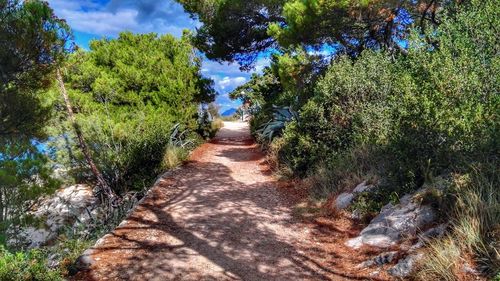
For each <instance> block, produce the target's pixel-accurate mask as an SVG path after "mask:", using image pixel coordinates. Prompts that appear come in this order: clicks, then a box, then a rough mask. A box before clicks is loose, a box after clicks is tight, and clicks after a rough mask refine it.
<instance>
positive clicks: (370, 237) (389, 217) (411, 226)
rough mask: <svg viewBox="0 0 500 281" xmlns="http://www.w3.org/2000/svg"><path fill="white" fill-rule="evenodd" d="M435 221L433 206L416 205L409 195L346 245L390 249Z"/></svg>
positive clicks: (389, 208)
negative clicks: (364, 245)
mask: <svg viewBox="0 0 500 281" xmlns="http://www.w3.org/2000/svg"><path fill="white" fill-rule="evenodd" d="M435 219H436V212H435V211H434V210H433V209H432V207H431V206H427V205H422V206H421V205H419V204H417V203H414V202H412V201H411V196H409V195H407V196H404V197H403V198H402V199H401V200H400V203H399V204H398V205H396V206H393V205H392V204H387V205H386V206H384V207H383V208H382V210H381V212H380V214H379V215H378V216H376V217H375V218H374V219H373V220H372V221H371V222H370V224H369V225H368V226H367V227H366V228H364V229H363V230H362V231H361V233H360V235H359V236H358V237H356V238H353V239H351V240H349V241H347V242H346V245H347V246H350V247H352V248H359V247H361V245H363V244H367V245H371V246H376V247H381V248H385V247H389V246H391V245H394V244H396V243H397V242H399V241H400V240H401V238H402V237H403V236H408V235H415V234H416V233H417V231H418V230H419V229H422V228H423V227H424V226H425V225H428V224H429V223H431V222H433V221H434V220H435Z"/></svg>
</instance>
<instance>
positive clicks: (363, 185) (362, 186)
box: [352, 181, 374, 193]
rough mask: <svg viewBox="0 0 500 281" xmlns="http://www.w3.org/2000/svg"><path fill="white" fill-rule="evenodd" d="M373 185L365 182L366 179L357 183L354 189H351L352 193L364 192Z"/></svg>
mask: <svg viewBox="0 0 500 281" xmlns="http://www.w3.org/2000/svg"><path fill="white" fill-rule="evenodd" d="M373 187H374V186H373V185H371V184H368V185H367V184H366V181H364V182H362V183H360V184H358V185H357V186H356V187H355V188H354V190H353V191H352V192H353V193H361V192H365V191H370V190H371V189H372V188H373Z"/></svg>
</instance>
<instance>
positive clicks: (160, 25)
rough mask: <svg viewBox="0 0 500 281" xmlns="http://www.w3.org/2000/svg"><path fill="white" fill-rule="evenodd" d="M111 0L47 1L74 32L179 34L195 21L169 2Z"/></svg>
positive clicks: (190, 27) (194, 25)
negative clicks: (107, 1)
mask: <svg viewBox="0 0 500 281" xmlns="http://www.w3.org/2000/svg"><path fill="white" fill-rule="evenodd" d="M155 3H160V4H153V3H151V1H144V0H142V1H132V2H128V1H112V2H110V3H108V4H107V5H104V4H98V3H97V2H94V1H90V0H77V1H67V0H49V4H50V5H51V7H52V8H53V9H54V11H55V12H56V14H57V15H58V16H59V17H61V18H64V19H66V20H67V22H68V23H69V25H70V26H71V27H72V28H73V29H74V30H76V31H80V32H85V33H90V34H95V35H99V36H107V37H109V36H111V37H115V36H117V35H118V33H120V32H121V31H125V30H128V31H132V32H136V33H149V32H156V33H159V34H163V33H170V34H173V35H175V36H181V35H182V30H183V29H194V28H195V27H196V26H197V25H198V24H199V23H197V22H195V21H193V20H192V19H191V18H190V17H189V15H187V14H186V13H184V11H183V9H182V7H181V6H180V5H179V4H177V3H174V2H172V1H157V2H155Z"/></svg>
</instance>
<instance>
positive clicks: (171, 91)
mask: <svg viewBox="0 0 500 281" xmlns="http://www.w3.org/2000/svg"><path fill="white" fill-rule="evenodd" d="M90 45H91V46H90V51H88V52H84V51H79V52H76V53H74V54H72V55H71V57H70V60H69V63H68V67H67V69H66V73H65V81H66V83H67V85H68V91H69V94H70V97H71V99H72V101H73V105H74V111H75V113H76V118H77V122H78V124H79V125H80V127H81V129H82V131H83V136H84V137H85V138H86V142H87V143H88V145H89V148H90V150H91V151H92V157H93V158H94V161H95V162H96V164H97V165H98V166H99V168H100V170H101V171H102V173H103V175H104V177H105V178H106V180H107V181H108V182H109V184H110V185H111V186H112V187H113V188H114V189H115V190H116V191H117V192H123V191H126V190H127V189H136V190H137V189H141V188H142V187H143V186H144V185H146V186H147V185H149V184H150V182H151V181H152V180H153V179H154V178H155V177H156V175H157V174H158V173H159V172H161V170H162V168H163V167H162V165H163V160H164V155H163V154H162V153H161V152H163V151H166V150H167V147H168V146H169V145H170V144H169V136H170V133H171V129H172V127H173V126H174V124H180V129H181V131H184V130H186V131H188V133H186V134H185V135H184V136H183V138H184V139H197V138H198V137H197V136H196V135H195V134H194V132H196V131H198V132H199V133H200V134H202V135H203V136H205V134H209V135H211V134H214V132H213V128H212V127H211V124H209V125H208V128H202V130H201V131H199V130H198V129H199V128H198V124H197V107H198V105H199V104H200V103H208V102H210V101H212V100H213V98H214V91H213V89H212V81H209V80H207V79H205V78H203V77H201V74H200V73H201V71H200V68H201V65H200V58H199V57H198V56H197V55H196V54H195V52H194V50H193V47H192V46H191V44H190V43H189V40H188V38H187V37H183V38H181V39H176V38H174V37H173V36H171V35H164V36H160V37H159V36H157V35H156V34H142V35H134V34H132V33H128V32H126V33H122V34H120V36H119V37H118V38H117V39H112V40H107V39H105V40H99V41H92V42H91V44H90ZM55 94H56V96H57V95H58V93H55ZM58 102H59V103H60V101H59V100H58ZM56 105H57V103H56ZM56 108H59V107H57V106H56ZM61 108H64V107H61ZM65 116H66V113H65V112H60V114H59V119H55V120H54V126H53V127H54V128H56V130H54V132H53V133H52V134H53V135H55V136H60V137H58V138H56V139H64V138H68V137H69V138H68V139H69V141H68V142H69V143H64V142H61V140H59V141H55V142H54V144H55V145H56V147H57V149H56V150H57V152H58V154H59V155H58V159H57V162H59V163H62V164H63V165H65V166H68V167H71V168H72V170H73V171H75V172H76V177H77V178H79V179H80V180H88V179H89V178H90V175H89V172H88V169H86V165H85V163H84V161H83V157H82V155H81V153H80V151H79V150H78V149H76V145H75V143H74V142H73V141H71V140H74V139H75V138H74V136H73V135H71V134H70V133H67V132H68V131H71V130H69V128H70V126H67V125H66V124H63V126H60V123H61V122H60V120H61V119H62V120H65ZM205 130H206V131H205Z"/></svg>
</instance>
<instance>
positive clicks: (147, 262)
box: [75, 122, 366, 280]
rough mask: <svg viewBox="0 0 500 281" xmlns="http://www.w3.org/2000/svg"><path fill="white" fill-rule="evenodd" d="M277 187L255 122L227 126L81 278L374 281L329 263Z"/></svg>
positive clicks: (97, 254) (144, 205)
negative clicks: (252, 130)
mask: <svg viewBox="0 0 500 281" xmlns="http://www.w3.org/2000/svg"><path fill="white" fill-rule="evenodd" d="M276 186H277V183H276V181H275V180H274V179H273V177H272V176H271V173H270V171H269V170H268V166H267V165H266V162H265V159H264V156H263V154H262V153H261V152H260V150H259V148H258V147H257V146H256V145H255V144H254V142H253V141H252V139H251V137H250V134H249V130H248V125H247V124H246V123H239V122H226V123H225V127H224V128H223V129H222V130H220V132H219V133H218V134H217V137H216V138H215V139H214V140H213V141H212V142H210V143H206V144H204V145H202V146H201V147H199V148H198V149H196V150H195V151H194V152H193V154H192V157H191V161H190V162H189V163H187V164H186V165H184V166H183V167H181V168H180V169H178V170H176V171H174V172H172V173H170V174H168V175H166V176H164V177H163V178H162V179H160V180H159V181H158V183H157V184H156V185H155V186H154V187H153V188H152V189H151V190H150V192H149V193H148V195H147V196H146V197H145V198H144V200H143V201H142V202H141V203H140V204H139V205H138V206H137V208H136V209H135V210H134V211H133V212H132V214H131V215H130V216H129V217H128V218H127V219H126V220H125V221H124V222H123V223H122V224H120V226H119V227H118V228H117V229H116V230H115V231H114V232H112V233H111V234H108V235H106V236H105V237H103V239H101V240H100V241H99V243H98V244H97V245H96V246H95V247H94V248H93V254H92V259H93V260H94V261H95V262H94V264H93V265H92V267H91V269H90V270H89V271H87V272H80V273H79V274H78V275H77V276H76V278H75V279H77V280H366V279H365V278H359V277H357V278H356V277H354V276H348V275H344V276H341V275H340V274H339V273H338V272H336V271H334V270H333V269H332V268H333V267H331V266H330V265H328V264H325V263H324V262H323V261H324V260H331V255H330V253H328V252H327V251H322V250H321V245H318V242H317V241H314V240H313V239H311V238H310V235H311V231H310V229H309V227H308V226H307V225H306V224H304V223H301V222H300V221H298V220H297V219H295V218H294V217H293V216H292V210H293V205H294V203H293V200H291V199H290V198H289V197H288V196H286V193H285V192H283V191H280V190H279V189H278V188H276ZM347 277H349V278H347Z"/></svg>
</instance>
